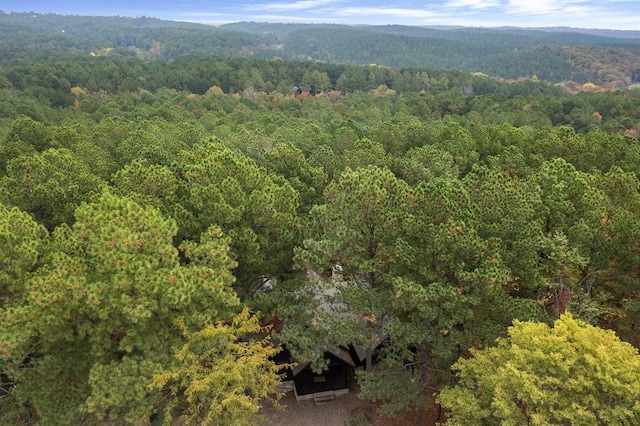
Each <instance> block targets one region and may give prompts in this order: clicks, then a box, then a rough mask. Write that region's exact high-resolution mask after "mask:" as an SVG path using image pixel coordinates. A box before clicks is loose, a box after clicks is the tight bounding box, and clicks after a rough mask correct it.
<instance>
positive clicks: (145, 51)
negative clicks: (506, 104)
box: [0, 11, 640, 89]
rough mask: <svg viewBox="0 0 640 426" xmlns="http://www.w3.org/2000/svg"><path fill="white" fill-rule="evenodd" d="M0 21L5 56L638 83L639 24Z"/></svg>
mask: <svg viewBox="0 0 640 426" xmlns="http://www.w3.org/2000/svg"><path fill="white" fill-rule="evenodd" d="M0 24H1V25H0V36H1V37H0V40H1V41H0V47H2V50H4V57H3V58H0V61H3V62H4V63H6V62H5V61H6V60H7V59H11V60H12V61H16V60H18V58H22V59H24V57H23V55H24V49H25V48H27V49H33V48H36V49H39V48H46V49H47V51H48V52H51V51H58V52H64V53H70V52H75V53H81V54H87V53H89V52H94V54H100V55H104V54H109V55H125V56H126V55H136V56H138V57H141V58H147V59H148V58H158V57H161V58H166V59H170V58H175V57H177V56H181V55H185V54H207V55H221V56H243V57H252V58H262V59H274V58H282V59H286V60H304V61H306V60H313V61H322V62H331V63H347V64H354V65H369V64H371V63H374V64H378V65H383V66H388V67H396V68H406V67H419V66H427V67H431V68H438V69H452V70H453V69H455V70H465V71H470V72H483V73H485V74H488V75H490V76H495V77H501V78H504V79H518V78H520V77H533V76H536V77H537V78H539V79H544V80H548V81H551V82H562V81H566V80H572V81H576V82H578V83H581V84H584V83H589V82H590V83H593V84H596V85H604V86H605V87H606V88H609V89H611V88H619V87H627V86H629V85H631V84H634V83H638V82H640V32H633V31H626V32H619V31H608V32H606V31H602V32H600V33H595V32H594V31H591V32H590V31H587V30H584V31H583V32H578V31H569V30H568V29H561V28H559V29H556V30H544V31H543V30H541V29H526V30H525V29H516V28H501V29H481V28H448V29H442V28H424V27H411V26H401V25H389V26H348V25H327V24H313V25H312V24H268V23H254V22H243V23H235V24H227V25H223V26H220V27H213V26H206V25H198V24H190V23H184V22H172V21H163V20H159V19H154V18H148V17H139V18H135V19H134V18H124V17H99V18H90V17H83V16H62V15H56V14H31V13H2V12H1V11H0ZM7 48H9V49H11V48H13V49H16V48H17V49H20V50H19V51H15V50H9V51H7V50H6V49H7ZM612 51H615V52H616V53H615V55H616V57H613V55H612V54H611V52H612ZM8 52H10V55H9V54H8ZM7 55H8V57H7ZM16 57H17V58H16ZM598 58H603V60H602V61H600V60H599V59H598ZM617 58H619V60H617Z"/></svg>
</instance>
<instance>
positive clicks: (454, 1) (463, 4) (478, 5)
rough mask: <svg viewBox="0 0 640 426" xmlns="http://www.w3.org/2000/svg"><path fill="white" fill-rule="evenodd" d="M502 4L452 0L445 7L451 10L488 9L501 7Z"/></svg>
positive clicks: (493, 0)
mask: <svg viewBox="0 0 640 426" xmlns="http://www.w3.org/2000/svg"><path fill="white" fill-rule="evenodd" d="M500 4H501V2H500V0H451V1H448V2H446V3H445V4H444V5H445V7H450V8H470V9H488V8H490V7H497V6H500Z"/></svg>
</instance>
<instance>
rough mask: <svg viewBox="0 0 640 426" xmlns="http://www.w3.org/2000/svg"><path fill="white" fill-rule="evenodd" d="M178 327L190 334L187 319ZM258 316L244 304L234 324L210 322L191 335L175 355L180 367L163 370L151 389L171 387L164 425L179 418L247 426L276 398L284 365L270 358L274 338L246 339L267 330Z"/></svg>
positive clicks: (201, 422)
mask: <svg viewBox="0 0 640 426" xmlns="http://www.w3.org/2000/svg"><path fill="white" fill-rule="evenodd" d="M178 326H179V327H180V328H181V329H182V330H183V332H185V333H188V332H187V331H186V329H185V326H184V323H182V322H179V323H178ZM263 332H264V330H263V329H262V327H261V326H260V324H259V323H258V319H257V317H255V316H251V315H250V314H249V311H248V309H247V308H245V309H244V310H243V311H242V312H241V313H240V314H239V315H238V316H237V317H236V318H234V320H233V322H232V324H231V327H230V326H229V325H227V324H215V325H212V324H210V325H207V326H206V327H205V328H204V329H202V330H199V331H197V332H195V333H188V334H187V335H186V336H185V337H186V340H187V343H185V345H184V346H183V347H182V349H180V351H178V352H177V353H176V355H175V356H176V361H177V363H176V366H175V367H173V368H172V369H171V370H169V371H166V372H164V373H161V374H158V375H156V376H155V377H154V380H153V382H152V384H151V387H152V388H159V389H168V390H169V392H171V394H172V395H173V396H174V397H173V398H172V399H171V401H170V402H169V404H167V406H166V408H165V416H164V424H167V425H170V424H174V423H175V421H176V420H180V421H185V422H187V423H197V424H203V425H218V424H228V425H247V424H251V421H252V420H255V417H254V415H255V413H256V412H257V411H258V408H259V407H260V405H259V403H260V402H261V401H263V400H265V399H268V398H272V397H274V394H273V389H274V388H275V386H276V385H277V384H278V383H279V376H278V370H279V368H280V367H279V366H277V365H275V364H273V363H272V362H271V361H270V360H269V358H270V357H272V356H274V355H275V354H276V353H277V352H278V349H276V348H274V347H273V346H272V344H271V341H270V340H267V339H265V340H264V341H252V340H249V341H244V340H243V339H245V338H246V337H245V336H250V335H255V334H257V333H263Z"/></svg>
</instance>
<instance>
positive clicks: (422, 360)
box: [415, 344, 428, 426]
mask: <svg viewBox="0 0 640 426" xmlns="http://www.w3.org/2000/svg"><path fill="white" fill-rule="evenodd" d="M418 363H419V364H418V365H419V366H420V373H419V383H420V388H419V392H420V393H419V394H418V400H417V402H416V421H415V426H422V425H423V424H424V412H425V403H426V397H425V395H426V393H427V378H428V377H427V348H426V345H424V344H423V345H420V347H419V348H418Z"/></svg>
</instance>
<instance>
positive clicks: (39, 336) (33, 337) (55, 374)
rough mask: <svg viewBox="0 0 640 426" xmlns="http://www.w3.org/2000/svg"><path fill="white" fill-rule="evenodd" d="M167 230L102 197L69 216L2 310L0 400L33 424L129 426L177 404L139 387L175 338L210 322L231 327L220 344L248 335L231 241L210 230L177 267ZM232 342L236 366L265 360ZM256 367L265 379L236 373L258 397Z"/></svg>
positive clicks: (150, 213) (171, 357) (156, 219)
mask: <svg viewBox="0 0 640 426" xmlns="http://www.w3.org/2000/svg"><path fill="white" fill-rule="evenodd" d="M176 231H177V227H176V224H175V222H174V221H173V220H172V219H166V218H164V217H162V216H161V215H160V213H159V212H158V211H157V210H155V209H153V208H151V207H142V206H140V205H138V204H137V203H135V202H133V201H131V200H129V199H127V198H119V197H116V196H114V195H112V194H110V193H109V192H104V193H103V194H102V195H101V196H100V197H99V198H98V199H97V200H96V201H95V202H93V203H91V204H83V205H82V206H81V207H79V208H78V209H77V211H76V221H75V223H74V224H73V226H72V227H67V226H62V227H59V228H58V229H56V232H55V235H54V242H53V248H52V254H51V255H50V257H48V259H49V260H48V261H47V262H46V263H45V264H44V265H43V266H42V267H41V268H40V269H39V270H38V271H37V273H36V274H34V275H32V276H31V277H30V279H29V280H28V281H26V282H23V283H22V287H21V288H20V289H17V290H16V289H14V290H12V291H13V292H14V293H15V292H17V291H19V292H20V297H13V298H12V300H13V301H12V303H11V304H9V305H8V306H3V307H2V308H1V312H0V341H1V342H3V346H2V351H1V352H0V354H1V359H2V371H3V372H6V373H5V374H7V376H8V378H9V380H10V382H11V383H12V384H13V386H12V387H11V389H10V390H9V393H10V395H9V396H10V398H3V399H2V401H0V403H1V404H4V403H5V402H4V401H10V400H11V401H14V402H15V404H14V405H15V406H19V407H24V409H25V410H27V411H29V412H31V414H32V415H33V416H35V417H33V418H35V419H37V420H38V421H39V422H41V423H43V424H69V423H81V422H89V423H98V422H109V423H120V424H124V423H139V422H141V421H144V420H145V419H147V420H148V419H149V417H150V416H151V414H152V413H153V412H154V411H155V410H156V409H157V408H158V406H159V404H162V401H163V400H166V397H169V401H171V398H172V396H176V395H177V394H176V393H172V392H171V391H170V387H168V388H167V389H164V388H163V389H159V388H158V387H154V388H150V387H149V385H151V383H152V382H153V378H154V376H155V375H158V374H160V375H161V374H163V373H166V372H169V371H173V368H178V364H177V363H176V361H177V359H176V358H175V355H176V352H175V351H176V350H177V349H178V348H179V347H181V346H183V345H185V343H186V340H185V339H186V337H185V334H186V336H187V337H189V336H192V335H193V334H192V333H197V331H198V330H203V329H204V330H207V328H206V327H207V326H210V325H214V324H217V325H216V327H217V328H218V329H223V328H224V327H230V330H233V331H228V330H225V331H224V333H223V335H225V336H226V337H225V338H226V339H227V340H228V342H231V343H228V344H229V345H233V344H234V343H233V342H238V341H239V340H244V339H245V338H247V336H245V335H244V330H245V328H243V327H245V326H246V327H248V328H252V327H253V326H254V325H255V322H252V321H254V320H249V318H248V317H247V316H246V314H245V315H244V316H240V317H237V318H236V320H234V317H235V315H236V314H237V312H238V311H239V310H240V304H239V300H238V298H237V296H236V294H235V293H234V292H233V290H232V288H231V284H232V282H233V276H232V274H231V269H232V268H233V267H234V266H235V263H234V262H233V260H231V259H230V257H229V242H230V241H229V239H228V238H227V237H225V236H224V235H223V234H222V233H221V231H220V229H219V228H216V227H211V228H210V229H208V230H207V232H205V233H204V234H203V235H202V236H201V237H200V238H199V242H198V243H196V242H185V243H183V245H182V251H183V257H184V259H186V263H187V265H182V264H181V258H180V256H179V252H178V250H177V249H176V248H175V247H174V246H173V237H174V236H175V234H176ZM32 244H37V239H36V240H35V241H34V242H33V243H32ZM27 266H28V265H27ZM244 320H247V321H248V323H247V324H244V323H243V321H244ZM234 321H235V322H234ZM176 324H182V330H180V327H176ZM252 324H253V325H252ZM205 333H206V332H205ZM231 336H233V337H231ZM212 339H213V341H214V342H215V341H216V340H215V338H213V337H212ZM237 345H239V346H238V350H237V351H236V352H235V354H236V355H235V356H236V359H237V362H238V363H240V364H239V365H240V366H242V365H243V364H242V359H243V356H244V355H247V357H248V358H247V361H248V360H251V359H253V360H254V361H256V362H257V360H258V359H262V358H261V357H262V356H263V355H264V356H265V357H266V356H267V355H268V354H269V351H268V350H262V349H260V350H258V348H255V347H253V346H251V347H247V352H246V353H243V352H242V348H243V347H245V346H244V343H239V342H238V343H237ZM260 346H261V345H260ZM254 349H256V350H255V351H254ZM254 352H255V356H253V355H254ZM261 354H262V355H261ZM252 357H253V358H252ZM178 361H179V359H178ZM260 362H261V363H262V364H261V365H263V366H265V369H264V370H262V371H263V372H264V373H265V374H264V376H257V375H256V368H255V367H254V366H253V365H246V367H247V370H243V371H246V374H249V375H250V376H251V377H253V378H254V379H255V380H256V382H255V383H256V384H255V386H256V388H259V387H264V386H267V387H268V386H269V385H270V383H272V381H273V372H272V371H271V370H270V369H269V368H267V366H268V363H267V362H266V361H265V360H264V359H262V360H261V361H260ZM260 377H265V378H266V380H265V381H262V379H261V378H260ZM213 379H215V375H213V377H212V380H213ZM215 388H216V389H220V388H222V389H225V390H228V393H226V394H225V396H224V397H223V399H224V398H226V397H229V398H235V397H236V396H235V395H237V392H238V391H237V390H233V391H232V390H229V389H227V388H226V387H225V386H224V385H222V384H216V385H215ZM165 394H166V395H165ZM163 395H164V396H165V397H164V398H163ZM260 395H262V394H260ZM212 398H213V396H212ZM255 403H257V402H256V399H251V400H250V401H246V404H247V405H251V404H255ZM239 415H240V414H239ZM242 415H244V414H242ZM10 420H11V419H10ZM15 421H16V419H15V418H14V419H13V420H12V421H10V423H12V422H15Z"/></svg>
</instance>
